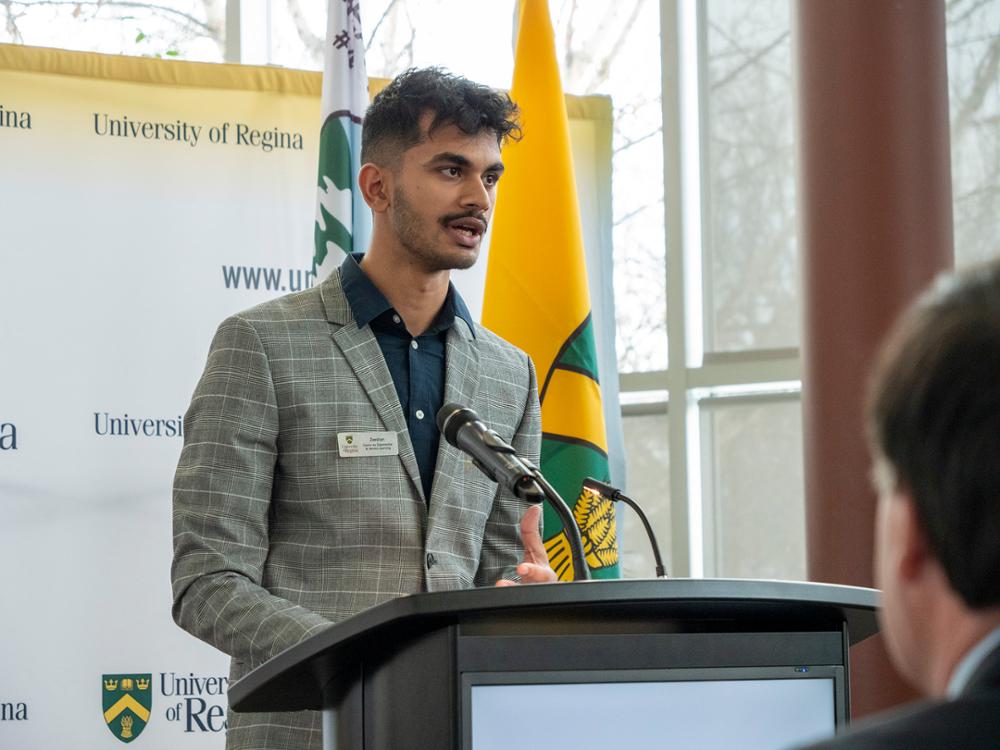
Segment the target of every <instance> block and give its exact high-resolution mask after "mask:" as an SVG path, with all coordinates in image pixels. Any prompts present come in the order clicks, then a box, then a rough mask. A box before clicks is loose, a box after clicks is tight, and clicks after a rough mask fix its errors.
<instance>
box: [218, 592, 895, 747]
mask: <svg viewBox="0 0 1000 750" xmlns="http://www.w3.org/2000/svg"><path fill="white" fill-rule="evenodd" d="M876 604H877V592H876V591H874V590H872V589H865V588H855V587H850V586H834V585H828V584H815V583H795V582H787V581H759V580H754V581H749V580H747V581H741V580H725V579H672V580H619V581H587V582H579V583H563V584H547V585H537V586H518V587H509V588H483V589H469V590H463V591H450V592H442V593H432V594H417V595H413V596H407V597H402V598H399V599H395V600H393V601H389V602H386V603H385V604H382V605H380V606H378V607H374V608H372V609H370V610H367V611H365V612H362V613H360V614H358V615H356V616H354V617H352V618H350V619H348V620H345V621H344V622H342V623H340V624H338V625H335V626H333V627H331V628H330V629H328V630H325V631H323V632H321V633H318V634H317V635H315V636H313V637H312V638H310V639H309V640H307V641H304V642H302V643H300V644H298V645H296V646H294V647H292V648H290V649H288V650H286V651H284V652H283V653H281V654H279V655H278V656H276V657H274V658H273V659H271V660H270V661H268V662H267V663H266V664H263V665H262V666H261V667H259V668H258V669H256V670H254V671H253V672H251V673H250V674H248V675H246V676H245V677H244V678H243V679H241V680H239V681H238V682H236V683H234V684H233V685H232V686H231V687H230V690H229V704H230V707H231V708H232V709H233V710H234V711H238V712H242V711H297V710H304V709H316V710H321V711H323V735H324V736H323V741H324V748H340V749H341V750H348V749H349V750H355V749H356V748H358V749H360V748H364V749H365V750H389V749H390V748H391V749H392V750H403V749H405V748H433V749H434V750H472V748H473V743H474V741H475V746H476V750H480V748H488V747H493V746H498V747H499V746H510V747H517V746H522V747H523V745H521V744H520V743H519V741H517V739H516V733H517V728H518V727H520V726H521V724H518V723H517V722H518V721H520V719H519V718H518V716H517V714H515V715H514V716H511V717H509V719H508V720H507V721H508V724H507V726H506V728H504V727H503V726H502V725H503V718H502V716H501V714H503V715H506V709H503V708H502V707H503V706H504V705H505V703H504V701H508V702H509V701H511V700H512V701H514V702H513V703H512V704H510V705H512V706H514V707H518V706H520V707H521V709H522V713H523V718H524V722H530V721H532V719H531V716H530V715H529V713H530V711H529V709H530V710H539V711H543V712H544V711H545V710H546V707H545V706H544V705H543V706H541V707H538V706H536V705H535V704H536V702H537V701H536V700H535V696H538V695H542V693H539V692H538V689H539V688H544V689H545V690H547V691H550V692H549V693H546V694H548V695H556V696H557V697H559V698H560V700H562V699H566V700H575V696H576V695H577V694H579V695H580V696H585V695H589V696H591V697H592V696H594V695H597V696H601V695H604V694H607V695H608V696H609V698H610V697H612V696H617V695H618V694H619V693H622V691H626V692H629V693H630V694H634V695H636V696H638V701H639V703H638V704H633V703H624V704H621V705H622V706H623V707H622V708H620V709H619V710H618V714H619V715H622V714H628V716H629V717H630V718H629V722H628V727H629V729H628V731H629V732H632V731H634V732H635V733H636V736H646V737H649V736H661V735H660V734H653V733H660V732H663V731H670V730H664V729H663V728H662V726H663V722H666V721H668V719H667V718H666V714H665V713H664V712H666V711H667V709H668V708H670V707H671V706H673V707H674V709H675V710H680V709H677V708H676V707H677V706H681V707H683V706H686V705H691V706H692V709H691V711H689V712H687V713H686V714H679V715H676V716H674V717H673V718H671V719H669V721H670V722H673V723H672V724H670V726H674V727H676V726H679V724H678V723H677V722H678V721H679V720H682V721H686V720H687V718H688V717H689V716H694V713H697V711H700V710H702V708H704V710H705V711H707V712H708V713H709V715H712V716H716V715H717V716H718V717H719V720H720V721H725V720H726V719H725V714H726V712H728V711H732V710H735V711H737V712H739V711H745V710H749V709H747V706H749V705H754V703H753V701H755V700H765V701H766V700H770V701H771V702H770V703H766V702H765V703H763V704H761V705H763V706H765V708H764V709H762V710H761V712H760V713H765V714H766V713H769V712H770V710H771V707H772V706H773V708H774V710H775V711H778V712H780V711H781V710H784V709H783V705H773V704H775V703H780V704H784V703H785V699H780V700H775V699H773V698H771V699H767V698H761V696H763V695H765V693H762V692H760V691H761V690H765V691H770V692H767V693H766V695H788V696H791V697H792V698H793V699H794V698H795V696H797V695H798V694H799V693H801V692H802V691H801V690H799V688H804V687H806V686H808V687H809V688H810V690H811V694H813V695H819V696H821V701H826V700H829V708H828V709H827V708H823V707H822V705H820V706H819V707H818V708H816V709H815V711H816V712H818V716H819V720H820V721H821V723H822V722H826V721H827V719H826V718H824V716H825V713H826V712H827V711H829V712H831V713H832V715H831V716H830V717H829V726H830V731H832V728H833V727H835V726H836V727H839V726H841V725H842V724H844V723H846V721H847V719H848V716H849V705H850V701H849V692H848V684H849V682H848V648H849V646H851V645H852V644H854V643H857V642H858V641H861V640H863V639H865V638H867V637H869V636H870V635H873V634H874V633H875V632H876V631H877V629H878V626H877V623H876V620H875V608H876ZM802 680H811V681H812V682H808V683H806V682H801V681H802ZM817 681H819V682H817ZM714 686H719V687H720V689H719V690H714V689H713V688H714ZM695 687H697V688H699V689H701V692H700V693H699V695H704V696H721V697H719V698H705V699H699V701H700V702H695V703H690V704H689V703H687V702H686V701H690V700H693V698H692V695H691V694H690V689H692V688H695ZM723 688H724V689H723ZM813 688H818V689H819V691H818V693H817V691H816V690H815V689H813ZM553 689H555V690H557V693H554V694H553V693H551V690H553ZM705 689H708V692H705ZM663 690H666V691H667V692H666V693H663V692H662V691H663ZM775 690H777V691H778V692H774V691H775ZM595 691H597V692H595ZM685 691H688V692H685ZM733 691H736V692H733ZM741 691H742V692H741ZM563 693H565V694H563ZM661 695H667V696H673V697H672V698H670V699H669V701H668V700H665V699H662V698H661V697H660V696H661ZM827 695H828V698H827V697H822V696H827ZM726 696H745V697H738V698H733V699H732V700H730V698H728V697H726ZM616 700H617V698H616ZM629 700H631V699H629ZM716 700H718V703H717V704H716V703H715V701H716ZM705 701H709V703H707V704H706V703H705ZM792 702H793V703H794V700H793V701H792ZM548 705H549V706H552V705H556V704H553V703H549V704H548ZM612 705H619V704H612ZM633 705H639V706H645V707H646V708H644V709H642V708H637V709H633ZM661 707H662V710H660V708H661ZM810 710H812V709H810ZM593 711H594V712H597V711H602V712H603V711H604V709H603V708H601V706H595V707H594V708H593ZM692 712H694V713H692ZM585 713H586V712H584V714H585ZM633 714H635V715H634V716H633ZM579 718H580V717H577V719H574V721H577V720H578V719H579ZM594 718H595V722H596V714H595V717H594ZM612 718H613V717H612ZM792 718H795V717H792ZM498 720H499V721H500V724H499V725H498V723H497V722H498ZM691 720H692V721H695V720H696V719H694V718H692V719H691ZM761 720H762V722H765V723H766V721H771V722H772V724H774V726H777V727H778V728H779V729H781V731H785V730H784V729H782V726H783V725H782V722H783V721H784V719H782V718H781V716H780V713H779V714H776V715H775V716H774V717H770V718H768V717H766V716H764V717H761ZM545 721H546V722H548V723H549V724H550V725H551V731H552V732H553V737H565V736H566V733H567V732H568V731H571V730H572V731H576V730H573V728H572V727H571V726H570V725H569V724H567V723H566V722H567V721H568V719H566V717H565V716H564V715H563V714H554V715H551V716H549V717H546V718H545ZM737 721H738V720H737ZM560 722H562V725H560ZM643 722H647V723H649V726H648V727H643V726H639V725H640V724H642V723H643ZM757 723H758V722H756V717H754V721H751V722H749V724H753V725H754V726H756V724H757ZM498 726H500V727H501V728H500V729H498ZM574 726H575V725H574ZM752 729H753V727H748V728H746V729H744V730H741V731H746V732H748V733H750V732H751V730H752ZM498 731H502V732H503V733H504V734H505V737H503V738H496V737H494V738H492V739H490V737H489V736H488V733H489V732H493V733H496V732H498ZM580 731H582V730H580ZM713 731H714V730H713ZM760 731H769V730H764V729H761V730H760ZM643 733H645V734H643ZM534 736H536V735H532V737H534ZM588 736H589V735H588ZM630 736H631V735H630ZM746 737H747V738H748V739H747V743H750V742H751V740H750V739H749V737H750V734H747V735H746ZM508 740H509V742H508ZM668 740H669V737H664V738H663V743H662V745H661V746H667V744H668ZM699 742H703V740H702V741H699ZM741 744H743V745H744V746H750V745H749V744H746V743H741ZM766 744H767V743H766V742H763V745H766ZM536 746H538V747H542V746H548V747H552V746H553V745H552V743H551V741H542V740H540V741H539V742H538V744H537V745H536ZM562 746H568V745H562ZM593 746H598V745H597V744H594V745H593ZM674 746H675V745H671V747H674Z"/></svg>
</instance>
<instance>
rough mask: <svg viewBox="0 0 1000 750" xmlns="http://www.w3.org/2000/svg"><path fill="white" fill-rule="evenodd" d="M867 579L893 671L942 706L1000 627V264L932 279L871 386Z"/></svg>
mask: <svg viewBox="0 0 1000 750" xmlns="http://www.w3.org/2000/svg"><path fill="white" fill-rule="evenodd" d="M868 429H869V434H870V438H871V442H872V447H873V453H874V455H875V457H876V458H875V479H876V482H877V485H878V488H879V507H878V517H877V528H876V547H875V577H876V584H877V585H878V586H879V588H881V589H882V590H883V594H884V600H883V614H882V617H883V628H884V631H885V634H886V638H887V641H888V644H889V650H890V653H891V655H892V657H893V660H894V661H895V663H896V666H897V667H898V668H899V669H900V670H901V671H902V672H903V674H904V675H906V677H907V678H908V679H910V680H911V681H912V682H913V683H914V684H915V685H916V686H917V687H919V688H920V689H921V690H922V691H924V692H925V693H927V694H930V695H936V696H941V695H943V694H944V693H945V692H946V688H947V685H948V681H949V678H950V676H951V674H952V671H953V670H954V668H955V665H956V664H957V663H958V662H959V661H960V660H961V658H962V657H963V656H964V655H965V653H966V652H967V651H968V650H969V649H970V648H971V647H972V646H973V645H974V644H975V643H976V642H977V641H979V640H980V639H981V638H983V637H984V636H985V635H986V634H987V633H989V632H990V631H991V630H993V629H994V628H995V627H997V626H1000V263H991V264H989V265H986V266H983V267H981V268H977V269H974V270H972V271H970V272H968V273H965V274H962V275H959V276H954V277H950V278H948V279H945V280H942V281H940V282H939V283H938V284H937V285H935V286H934V287H933V288H932V289H931V290H930V291H929V292H928V293H927V294H926V295H925V296H924V297H922V298H921V299H920V300H919V301H918V302H917V303H916V304H915V305H914V306H913V307H912V308H911V309H910V310H909V311H908V312H907V313H906V315H905V316H904V317H903V319H902V320H901V321H900V322H899V324H898V325H897V326H896V328H895V329H894V331H893V334H892V336H891V337H890V339H889V341H888V342H887V344H886V346H885V348H884V349H883V352H882V356H881V359H880V362H879V366H878V368H877V370H876V372H875V376H874V379H873V382H872V390H871V394H870V401H869V408H868Z"/></svg>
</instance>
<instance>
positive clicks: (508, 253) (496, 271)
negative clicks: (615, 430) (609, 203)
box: [483, 0, 620, 580]
mask: <svg viewBox="0 0 1000 750" xmlns="http://www.w3.org/2000/svg"><path fill="white" fill-rule="evenodd" d="M520 9H521V12H520V19H519V23H518V34H517V49H516V52H515V56H514V84H513V86H512V88H511V97H512V98H513V99H514V101H516V102H517V104H518V106H519V107H520V108H521V121H522V126H523V129H524V138H523V139H522V140H521V141H520V142H517V143H510V144H508V145H507V146H506V147H505V148H504V151H503V161H504V164H505V166H506V170H505V174H504V179H503V181H502V182H501V183H500V194H499V199H498V203H497V211H496V216H495V218H494V221H493V234H492V237H491V240H490V252H489V261H488V263H489V265H488V267H487V272H486V289H485V293H484V300H483V325H485V326H486V327H487V328H489V329H491V330H493V331H495V332H496V333H497V334H498V335H500V336H502V337H503V338H505V339H507V340H508V341H510V342H511V343H513V344H515V345H517V346H519V347H521V348H522V349H524V350H525V351H526V352H527V353H528V354H530V355H531V358H532V360H533V361H534V363H535V368H536V370H537V371H538V388H539V391H538V395H539V399H540V400H541V402H542V456H541V470H542V473H543V474H545V477H546V478H547V479H548V480H549V482H551V483H552V485H553V486H554V487H555V488H556V490H557V491H558V492H559V494H560V495H562V497H563V498H564V499H565V500H566V502H567V503H569V505H570V507H572V508H573V514H574V516H575V517H576V521H577V524H578V525H579V526H580V534H581V536H582V537H583V544H584V551H585V552H586V555H587V563H588V564H589V566H590V568H591V572H592V575H593V576H594V577H595V578H617V577H619V575H620V574H619V567H618V540H617V529H616V526H615V516H614V505H613V503H611V502H610V501H608V500H606V499H603V498H601V497H600V496H598V495H594V494H592V493H590V492H589V491H585V490H583V488H582V484H583V480H584V479H585V478H586V477H588V476H592V477H594V478H595V479H601V480H603V481H609V475H608V441H607V436H606V433H605V428H604V416H603V412H602V410H601V388H600V385H599V381H598V369H597V352H596V346H595V338H594V325H593V321H592V320H591V316H590V294H589V291H588V288H587V268H586V265H585V256H584V249H583V234H582V231H581V228H580V213H579V204H578V202H577V195H576V183H575V181H574V176H573V160H572V156H571V155H570V146H569V124H568V121H567V117H566V104H565V99H564V98H563V91H562V84H561V82H560V80H559V66H558V64H557V62H556V50H555V38H554V35H553V32H552V22H551V20H550V18H549V8H548V2H547V0H521V3H520ZM545 534H546V539H545V546H546V549H547V550H548V553H549V561H550V562H551V564H552V568H553V570H555V571H556V574H557V575H558V576H559V578H560V579H562V580H571V579H572V578H573V577H574V575H573V569H572V560H571V558H570V553H569V545H568V542H567V539H566V534H565V532H563V530H562V524H561V523H560V520H559V517H558V516H557V515H556V514H555V512H554V511H553V510H551V509H550V508H548V507H546V508H545Z"/></svg>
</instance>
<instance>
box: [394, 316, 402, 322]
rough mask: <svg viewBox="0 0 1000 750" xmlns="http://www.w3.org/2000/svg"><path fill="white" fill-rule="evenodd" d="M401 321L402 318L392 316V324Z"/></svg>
mask: <svg viewBox="0 0 1000 750" xmlns="http://www.w3.org/2000/svg"><path fill="white" fill-rule="evenodd" d="M401 320H402V318H400V317H399V316H398V315H393V316H392V322H393V323H399V322H400V321H401Z"/></svg>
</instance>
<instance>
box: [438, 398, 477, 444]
mask: <svg viewBox="0 0 1000 750" xmlns="http://www.w3.org/2000/svg"><path fill="white" fill-rule="evenodd" d="M478 419H479V415H478V414H476V412H474V411H472V409H467V408H465V407H464V406H462V405H460V404H455V403H449V404H445V405H444V406H442V407H441V408H440V409H438V413H437V419H436V421H437V426H438V429H439V430H440V431H441V434H442V435H444V439H445V440H447V441H448V442H449V443H450V444H451V445H454V446H455V447H456V448H457V447H458V446H457V444H456V442H455V440H456V436H457V435H458V431H459V430H460V429H461V428H462V425H466V424H468V423H469V422H475V421H477V420H478Z"/></svg>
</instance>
